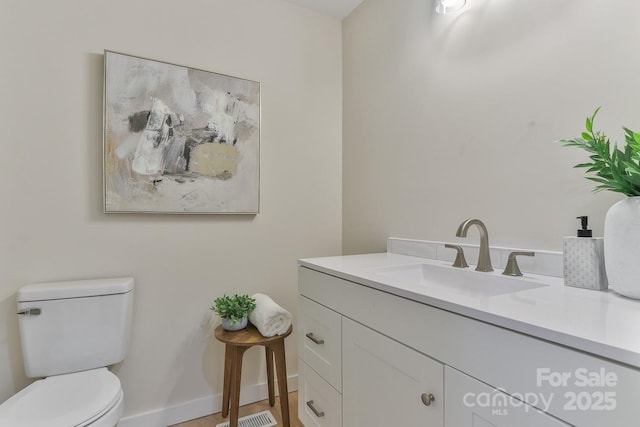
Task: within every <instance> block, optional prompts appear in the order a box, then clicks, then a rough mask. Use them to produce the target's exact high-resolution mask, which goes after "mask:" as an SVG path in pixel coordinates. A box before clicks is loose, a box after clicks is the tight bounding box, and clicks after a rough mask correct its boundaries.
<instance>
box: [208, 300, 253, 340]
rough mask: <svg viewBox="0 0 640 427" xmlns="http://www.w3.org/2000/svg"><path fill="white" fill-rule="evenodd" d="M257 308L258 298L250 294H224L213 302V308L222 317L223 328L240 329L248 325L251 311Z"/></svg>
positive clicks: (228, 329) (229, 329)
mask: <svg viewBox="0 0 640 427" xmlns="http://www.w3.org/2000/svg"><path fill="white" fill-rule="evenodd" d="M255 308H256V300H255V299H253V298H251V297H250V296H249V295H237V294H236V295H234V296H232V297H230V296H227V295H223V296H221V297H218V298H216V299H215V301H214V302H213V305H212V306H211V310H213V311H215V312H216V313H217V314H218V316H220V317H221V318H222V328H223V329H225V330H227V331H239V330H240V329H244V328H246V327H247V323H248V317H249V313H251V312H252V311H253V310H254V309H255Z"/></svg>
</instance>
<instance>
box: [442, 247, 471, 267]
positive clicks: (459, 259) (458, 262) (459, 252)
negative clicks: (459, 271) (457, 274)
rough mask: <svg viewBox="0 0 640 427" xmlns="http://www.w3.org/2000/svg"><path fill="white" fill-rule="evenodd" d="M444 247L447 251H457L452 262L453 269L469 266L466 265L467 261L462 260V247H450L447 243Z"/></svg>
mask: <svg viewBox="0 0 640 427" xmlns="http://www.w3.org/2000/svg"><path fill="white" fill-rule="evenodd" d="M444 247H445V248H449V249H455V250H456V251H457V254H456V260H455V261H454V262H453V267H458V268H467V267H469V264H467V260H466V259H464V252H463V251H462V246H458V245H452V244H449V243H447V244H445V245H444Z"/></svg>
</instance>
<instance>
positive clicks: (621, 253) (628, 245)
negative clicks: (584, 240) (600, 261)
mask: <svg viewBox="0 0 640 427" xmlns="http://www.w3.org/2000/svg"><path fill="white" fill-rule="evenodd" d="M604 264H605V269H606V271H607V280H608V281H609V288H611V289H613V290H614V291H616V292H617V293H619V294H620V295H624V296H626V297H629V298H636V299H640V197H629V198H627V199H624V200H621V201H619V202H618V203H616V204H615V205H613V206H611V208H610V209H609V211H608V212H607V216H606V217H605V220H604Z"/></svg>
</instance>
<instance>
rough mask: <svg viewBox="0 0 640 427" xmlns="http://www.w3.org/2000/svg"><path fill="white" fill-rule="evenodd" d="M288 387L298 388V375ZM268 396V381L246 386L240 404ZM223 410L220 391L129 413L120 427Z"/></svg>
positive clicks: (158, 424)
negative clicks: (178, 402)
mask: <svg viewBox="0 0 640 427" xmlns="http://www.w3.org/2000/svg"><path fill="white" fill-rule="evenodd" d="M287 387H288V388H289V391H290V392H291V391H297V390H298V375H291V376H289V377H288V378H287ZM276 393H277V387H276ZM268 397H269V391H268V389H267V384H266V383H261V384H255V385H250V386H244V387H243V388H242V391H241V392H240V405H248V404H250V403H255V402H259V401H261V400H265V399H267V398H268ZM221 410H222V393H218V394H215V395H213V394H212V395H209V396H203V397H200V398H198V399H194V400H190V401H188V402H183V403H180V404H178V405H172V406H168V407H166V408H160V409H156V410H153V411H148V412H143V413H140V414H134V415H129V416H127V417H125V418H122V419H121V420H120V422H119V423H118V427H167V426H171V425H174V424H178V423H183V422H185V421H189V420H193V419H195V418H200V417H206V416H207V415H211V414H215V413H216V412H220V411H221Z"/></svg>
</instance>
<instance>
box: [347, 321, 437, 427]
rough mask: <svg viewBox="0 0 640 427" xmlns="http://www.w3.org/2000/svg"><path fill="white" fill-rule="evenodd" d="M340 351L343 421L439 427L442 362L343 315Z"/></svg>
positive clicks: (366, 426) (356, 425)
mask: <svg viewBox="0 0 640 427" xmlns="http://www.w3.org/2000/svg"><path fill="white" fill-rule="evenodd" d="M342 351H343V353H342V355H343V356H342V372H343V374H342V375H343V382H342V411H343V418H342V425H344V426H349V427H390V426H408V427H421V426H424V427H442V426H443V412H444V411H443V404H444V401H443V395H444V393H443V376H444V373H443V365H442V364H440V363H438V362H436V361H434V360H433V359H430V358H428V357H426V356H424V355H422V354H420V353H418V352H416V351H414V350H412V349H410V348H409V347H406V346H404V345H402V344H399V343H398V342H396V341H393V340H392V339H390V338H387V337H385V336H384V335H381V334H379V333H377V332H375V331H373V330H371V329H369V328H366V327H364V326H362V325H360V324H358V323H356V322H353V321H351V320H349V319H346V318H343V320H342ZM430 396H432V398H433V400H431V397H430Z"/></svg>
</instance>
